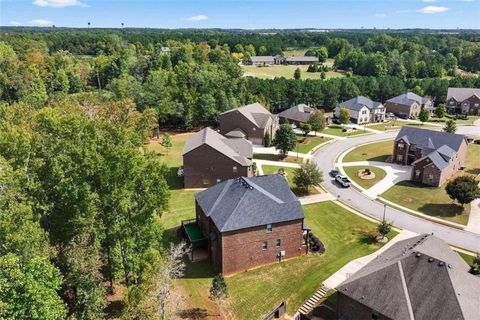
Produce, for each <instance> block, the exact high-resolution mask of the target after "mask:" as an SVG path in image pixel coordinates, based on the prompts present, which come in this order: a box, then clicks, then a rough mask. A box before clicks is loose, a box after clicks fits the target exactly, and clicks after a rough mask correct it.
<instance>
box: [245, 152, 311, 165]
mask: <svg viewBox="0 0 480 320" xmlns="http://www.w3.org/2000/svg"><path fill="white" fill-rule="evenodd" d="M253 159H259V160H269V161H282V162H292V163H299V164H300V163H302V162H303V158H301V157H298V158H297V157H291V156H288V157H285V158H282V157H281V156H280V155H278V154H271V153H254V154H253Z"/></svg>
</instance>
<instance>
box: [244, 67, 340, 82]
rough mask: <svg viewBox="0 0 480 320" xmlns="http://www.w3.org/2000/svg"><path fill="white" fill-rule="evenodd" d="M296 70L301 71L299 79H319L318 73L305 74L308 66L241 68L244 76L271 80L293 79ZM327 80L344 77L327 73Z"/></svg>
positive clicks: (336, 73)
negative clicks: (277, 78)
mask: <svg viewBox="0 0 480 320" xmlns="http://www.w3.org/2000/svg"><path fill="white" fill-rule="evenodd" d="M297 68H300V70H301V79H320V74H321V73H320V72H307V68H308V65H298V66H297V65H276V66H265V67H263V66H260V67H259V66H242V69H243V72H244V75H246V76H251V77H257V78H261V79H273V78H276V77H284V78H286V79H293V73H294V72H295V70H296V69H297ZM326 77H327V79H330V78H338V77H344V75H343V73H340V72H336V71H327V72H326Z"/></svg>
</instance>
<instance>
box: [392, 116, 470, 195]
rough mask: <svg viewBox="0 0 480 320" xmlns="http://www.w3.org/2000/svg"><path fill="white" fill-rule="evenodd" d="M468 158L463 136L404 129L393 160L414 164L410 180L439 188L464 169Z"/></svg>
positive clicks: (395, 145)
mask: <svg viewBox="0 0 480 320" xmlns="http://www.w3.org/2000/svg"><path fill="white" fill-rule="evenodd" d="M466 155H467V140H466V138H465V136H464V135H460V134H454V133H447V132H442V131H434V130H428V129H420V128H414V127H408V126H404V127H402V129H401V130H400V132H399V133H398V135H397V137H396V138H395V141H394V144H393V157H392V161H393V162H395V163H398V164H402V165H411V166H412V167H413V169H412V177H411V180H413V181H416V182H420V183H423V184H426V185H431V186H434V187H439V186H441V185H442V184H443V183H444V182H445V181H446V180H448V179H449V178H450V177H451V176H452V175H453V174H454V173H455V172H456V171H457V170H459V169H460V168H461V167H463V166H464V163H465V157H466Z"/></svg>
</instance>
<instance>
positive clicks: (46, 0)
mask: <svg viewBox="0 0 480 320" xmlns="http://www.w3.org/2000/svg"><path fill="white" fill-rule="evenodd" d="M33 4H34V5H36V6H39V7H50V8H64V7H74V6H81V7H86V6H87V5H86V4H85V3H83V2H80V1H79V0H33Z"/></svg>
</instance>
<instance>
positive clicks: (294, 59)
mask: <svg viewBox="0 0 480 320" xmlns="http://www.w3.org/2000/svg"><path fill="white" fill-rule="evenodd" d="M285 60H286V61H287V62H318V57H309V56H304V57H300V56H298V57H297V56H290V57H285Z"/></svg>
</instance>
